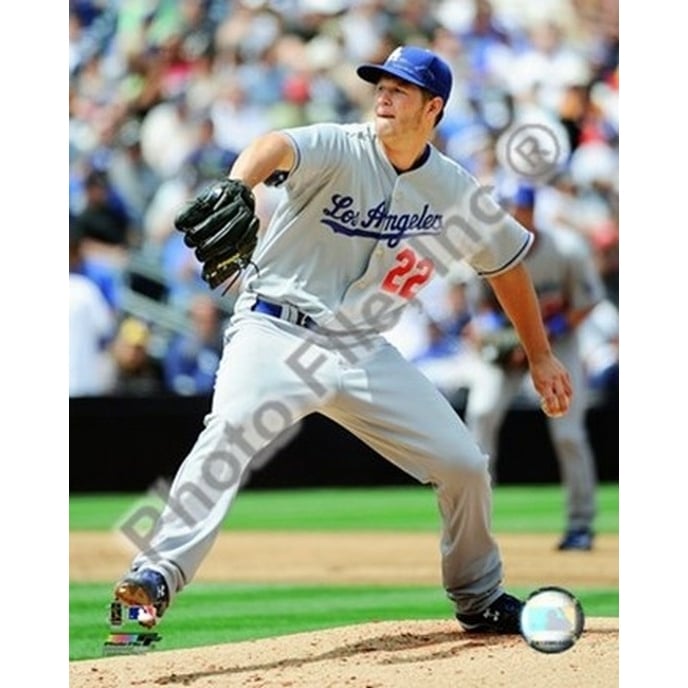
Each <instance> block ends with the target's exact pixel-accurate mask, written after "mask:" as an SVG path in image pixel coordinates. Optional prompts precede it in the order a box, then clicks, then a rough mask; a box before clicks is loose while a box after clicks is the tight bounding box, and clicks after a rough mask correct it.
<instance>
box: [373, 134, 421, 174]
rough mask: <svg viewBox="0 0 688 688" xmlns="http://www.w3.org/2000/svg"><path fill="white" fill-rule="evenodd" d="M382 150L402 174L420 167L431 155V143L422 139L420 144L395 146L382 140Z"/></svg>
mask: <svg viewBox="0 0 688 688" xmlns="http://www.w3.org/2000/svg"><path fill="white" fill-rule="evenodd" d="M381 144H382V150H383V151H384V152H385V155H386V156H387V159H388V160H389V162H390V164H391V165H392V167H394V169H395V170H396V171H397V172H398V173H399V174H401V173H402V172H409V171H410V170H415V169H416V168H417V167H420V166H421V165H422V164H423V163H424V162H425V161H426V160H427V159H428V156H429V155H430V144H429V143H427V142H426V141H422V142H421V143H420V144H419V145H418V146H413V147H409V146H403V147H395V146H394V145H392V144H390V143H388V142H385V141H381Z"/></svg>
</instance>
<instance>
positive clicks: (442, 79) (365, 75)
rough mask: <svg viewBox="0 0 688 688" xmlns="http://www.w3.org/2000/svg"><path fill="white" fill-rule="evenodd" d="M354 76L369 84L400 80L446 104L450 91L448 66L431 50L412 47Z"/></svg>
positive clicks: (396, 52) (395, 52)
mask: <svg viewBox="0 0 688 688" xmlns="http://www.w3.org/2000/svg"><path fill="white" fill-rule="evenodd" d="M356 74H358V76H360V77H361V79H363V80H364V81H368V82H369V83H371V84H376V83H377V82H378V81H379V80H380V79H381V78H382V77H383V76H393V77H396V78H397V79H403V80H404V81H408V82H410V83H412V84H415V85H416V86H420V87H421V88H424V89H426V90H427V91H429V92H430V93H432V95H434V96H439V97H440V98H442V100H443V101H444V103H445V104H446V103H447V100H449V94H450V93H451V88H452V74H451V70H450V69H449V65H448V64H447V63H446V62H445V61H444V60H443V59H442V58H440V57H438V56H437V55H435V53H433V52H432V51H431V50H428V49H426V48H419V47H416V46H413V45H406V46H403V47H400V48H397V49H396V50H394V51H393V52H392V53H390V55H389V57H388V58H387V59H386V60H385V63H384V64H382V65H376V64H362V65H361V66H360V67H358V69H357V70H356Z"/></svg>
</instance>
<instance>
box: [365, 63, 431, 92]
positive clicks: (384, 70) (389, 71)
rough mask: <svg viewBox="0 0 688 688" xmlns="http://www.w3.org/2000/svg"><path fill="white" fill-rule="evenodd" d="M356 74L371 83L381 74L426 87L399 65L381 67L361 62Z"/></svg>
mask: <svg viewBox="0 0 688 688" xmlns="http://www.w3.org/2000/svg"><path fill="white" fill-rule="evenodd" d="M356 74H358V76H360V77H361V79H363V81H367V82H368V83H371V84H376V83H377V82H378V81H380V79H381V78H382V77H383V76H391V77H394V78H395V79H402V80H403V81H408V82H409V83H410V84H413V85H414V86H418V87H419V88H427V87H426V86H425V84H423V83H422V82H421V81H420V80H419V79H417V78H416V77H415V76H414V75H413V74H410V73H409V72H407V71H406V70H404V69H402V68H400V67H395V68H392V67H382V66H380V65H375V64H362V65H361V66H360V67H358V68H357V69H356Z"/></svg>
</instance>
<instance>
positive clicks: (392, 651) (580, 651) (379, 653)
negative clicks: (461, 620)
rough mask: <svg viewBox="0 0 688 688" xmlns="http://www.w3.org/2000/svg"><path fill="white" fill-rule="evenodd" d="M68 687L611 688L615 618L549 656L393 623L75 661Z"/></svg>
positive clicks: (503, 639)
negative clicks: (551, 687) (574, 643)
mask: <svg viewBox="0 0 688 688" xmlns="http://www.w3.org/2000/svg"><path fill="white" fill-rule="evenodd" d="M69 675H70V682H69V685H70V688H93V687H94V686H101V687H102V688H131V687H140V686H151V687H154V686H173V687H175V686H193V688H210V687H212V688H218V687H220V686H222V687H227V688H231V687H233V686H246V687H247V688H277V687H280V688H282V687H292V688H401V687H404V686H423V688H446V687H447V686H456V685H463V686H471V687H475V686H484V687H485V688H495V687H497V688H499V687H501V686H509V687H510V688H514V687H519V686H523V687H524V688H526V687H528V688H540V687H543V688H544V687H545V686H547V687H548V688H549V687H550V686H557V688H569V687H570V688H578V687H579V686H586V688H594V687H595V686H599V687H600V688H601V687H604V688H609V686H615V685H618V682H619V623H618V619H606V618H604V619H603V618H591V619H587V620H586V627H585V631H584V632H583V635H582V636H581V638H580V639H579V641H578V643H577V644H576V645H575V646H574V647H573V648H571V649H570V650H567V651H566V652H562V653H559V654H542V653H539V652H536V651H535V650H533V649H531V648H530V647H528V645H527V644H526V643H525V641H524V640H523V639H522V638H520V637H519V636H476V635H469V634H466V633H463V632H462V631H461V630H460V629H459V628H458V626H457V624H456V623H455V622H453V621H451V620H447V621H405V622H398V621H386V622H379V623H371V624H366V625H359V626H346V627H341V628H335V629H331V630H326V631H317V632H314V633H298V634H294V635H287V636H282V637H278V638H268V639H263V640H255V641H250V642H240V643H234V644H228V645H215V646H210V647H203V648H195V649H188V650H174V651H164V650H161V649H157V650H153V651H152V652H150V653H149V654H147V655H132V656H125V657H108V658H103V659H98V660H88V661H81V662H71V663H70V665H69Z"/></svg>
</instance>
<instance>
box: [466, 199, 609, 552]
mask: <svg viewBox="0 0 688 688" xmlns="http://www.w3.org/2000/svg"><path fill="white" fill-rule="evenodd" d="M506 205H507V207H508V209H509V211H510V212H511V213H512V214H513V216H514V217H516V218H517V219H518V220H519V222H520V223H521V224H522V225H523V226H524V227H526V228H527V229H529V230H530V231H532V232H533V234H534V236H535V241H534V244H533V248H532V249H531V250H530V251H529V253H528V256H527V257H526V258H525V261H524V262H525V265H526V266H527V268H528V272H529V273H530V276H531V279H532V280H533V284H534V286H535V291H536V293H537V295H538V300H539V303H540V309H541V313H542V318H543V321H544V323H545V328H546V330H547V334H548V336H549V338H550V341H551V344H552V348H553V350H554V352H555V354H556V356H557V358H558V359H559V360H560V361H561V362H562V363H563V364H564V366H565V367H566V369H567V370H568V371H569V374H570V376H571V380H572V383H573V386H574V389H576V390H577V393H576V396H575V398H574V399H573V401H572V403H571V405H570V407H569V411H568V413H567V414H566V416H565V417H562V418H549V419H548V428H549V432H550V436H551V438H552V443H553V445H554V449H555V452H556V455H557V458H558V461H559V468H560V474H561V476H562V480H563V484H564V486H565V491H566V496H567V515H566V520H567V527H566V531H565V533H564V536H563V538H562V539H561V541H560V542H559V544H558V549H560V550H589V549H591V548H592V544H593V530H592V524H593V519H594V517H595V511H596V504H595V501H596V500H595V492H596V471H595V463H594V457H593V453H592V449H591V447H590V444H589V441H588V437H587V433H586V427H585V411H586V403H587V399H586V394H585V392H586V373H585V367H584V362H583V358H582V356H581V351H580V347H579V342H578V337H577V334H576V330H577V328H578V326H579V325H580V324H581V323H582V322H583V321H584V319H585V318H586V317H587V315H588V314H589V313H590V312H591V311H592V309H593V308H594V307H595V305H596V304H598V303H599V302H600V301H601V300H602V299H603V298H604V285H603V283H602V280H601V278H600V275H599V272H598V270H597V268H596V266H595V263H594V261H593V258H592V255H591V253H590V251H589V249H588V246H587V245H586V244H585V241H584V240H583V239H582V238H581V237H580V236H579V235H577V234H575V233H573V232H567V231H563V230H562V231H556V232H555V231H541V230H537V229H536V227H535V224H534V222H533V212H534V207H535V192H534V189H533V188H531V187H527V186H521V187H519V188H518V189H517V190H516V192H515V193H514V194H513V195H512V196H511V198H510V199H508V200H507V203H506ZM473 286H475V287H477V289H476V291H475V292H474V294H473V299H474V301H475V302H474V304H473V311H474V312H475V313H476V317H475V318H474V321H473V328H474V335H475V337H474V340H475V341H477V342H478V343H479V346H480V343H481V342H483V343H484V342H488V348H487V351H488V352H489V351H490V350H491V347H492V346H493V344H492V343H494V342H496V341H498V339H499V340H500V341H502V342H509V341H512V342H514V343H515V338H513V335H511V334H508V331H509V330H511V325H510V324H509V322H508V321H507V319H506V318H505V317H504V315H503V312H502V309H501V307H500V305H499V303H498V302H497V301H496V299H495V298H494V296H493V294H492V293H490V292H489V291H488V290H487V289H485V288H484V285H483V284H480V283H478V282H474V283H473ZM468 291H469V293H471V291H473V290H472V289H469V290H468ZM505 333H506V336H505ZM495 335H497V338H495ZM496 348H499V347H498V346H497V347H496ZM483 350H485V349H483ZM492 351H494V349H492ZM485 358H486V360H485V362H484V363H483V365H484V366H485V369H484V370H481V371H479V372H477V373H476V379H478V380H479V384H475V385H473V386H472V387H471V391H470V393H469V396H468V403H467V406H466V423H467V425H468V427H469V429H470V430H471V431H472V433H473V435H474V437H475V438H476V440H477V441H478V444H479V445H480V447H481V448H482V449H483V451H485V452H486V453H487V454H488V456H490V472H491V474H492V476H493V479H496V477H497V471H496V465H495V462H496V458H497V448H498V444H497V443H498V437H499V429H500V426H501V423H502V421H503V420H504V416H505V414H506V412H507V410H508V408H509V405H510V404H511V402H512V401H513V399H514V397H515V396H516V394H518V393H519V391H521V390H522V389H523V383H524V382H527V379H525V373H526V367H525V365H524V363H525V354H524V352H523V350H522V348H521V346H520V344H518V343H515V345H514V346H513V348H511V347H510V346H509V345H507V346H505V349H504V351H503V352H502V354H501V355H497V358H499V359H500V360H494V358H495V357H494V356H492V357H490V356H488V357H485ZM478 365H480V364H478Z"/></svg>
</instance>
